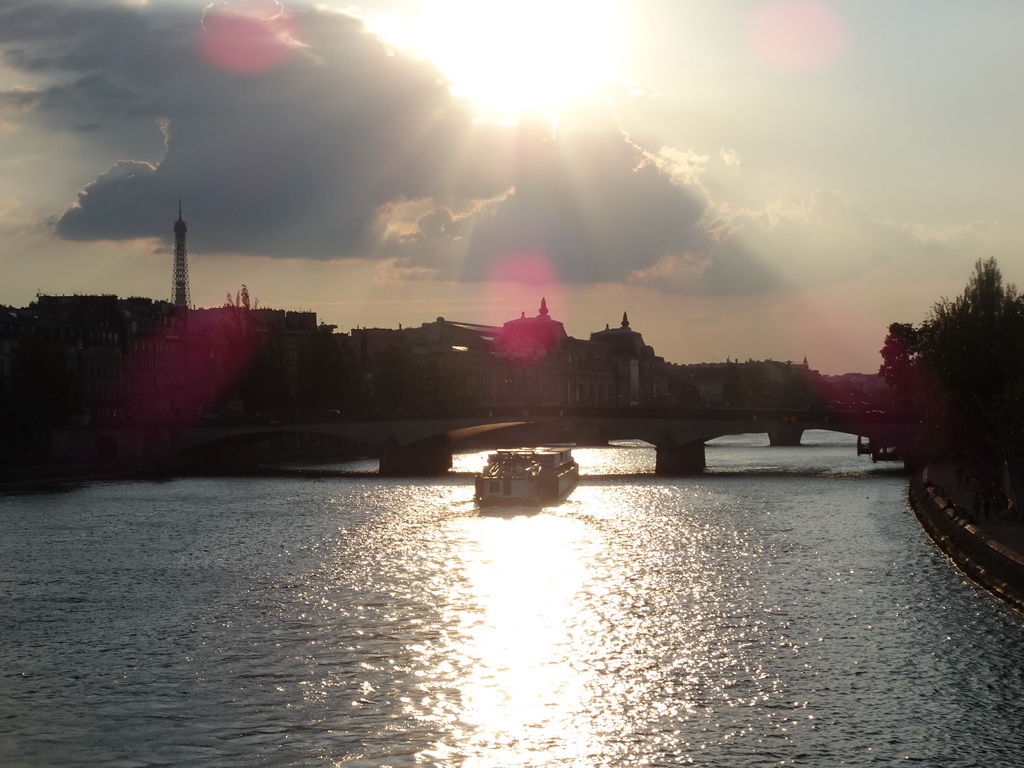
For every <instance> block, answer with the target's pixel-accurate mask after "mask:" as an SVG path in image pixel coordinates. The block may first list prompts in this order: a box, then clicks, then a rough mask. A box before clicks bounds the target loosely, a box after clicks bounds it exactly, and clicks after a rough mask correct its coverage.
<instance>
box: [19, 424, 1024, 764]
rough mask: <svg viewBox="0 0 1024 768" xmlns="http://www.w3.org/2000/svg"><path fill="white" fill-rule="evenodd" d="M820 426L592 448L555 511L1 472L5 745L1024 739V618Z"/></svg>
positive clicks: (316, 755)
mask: <svg viewBox="0 0 1024 768" xmlns="http://www.w3.org/2000/svg"><path fill="white" fill-rule="evenodd" d="M805 443H808V445H805V446H802V447H799V448H769V447H767V445H766V440H765V438H764V437H763V436H739V437H734V438H728V439H721V440H718V441H714V442H713V443H711V444H709V445H708V448H707V459H708V465H709V467H710V469H709V471H708V472H707V473H706V474H705V475H703V476H701V477H698V478H687V479H666V478H658V477H654V476H653V475H651V474H647V473H650V472H652V471H653V465H654V453H653V450H652V449H651V448H649V447H647V446H645V445H643V444H622V445H618V446H613V447H610V448H602V449H577V450H576V451H575V455H576V457H577V459H578V460H579V462H580V464H581V467H582V469H583V474H584V477H583V479H582V481H581V484H580V486H579V487H578V488H577V489H576V491H575V492H574V493H573V494H572V496H571V497H570V498H569V499H568V500H567V501H566V502H564V503H563V504H561V505H559V506H556V507H550V508H547V509H544V510H542V511H540V512H539V513H536V514H532V515H531V514H515V513H514V512H515V511H513V513H512V514H508V515H506V516H486V515H481V514H480V512H479V510H478V509H477V508H476V507H475V505H474V503H473V501H472V487H471V485H472V483H471V480H470V478H468V477H466V476H453V477H448V478H444V479H441V480H436V481H434V480H431V481H422V480H413V479H399V480H395V479H383V478H382V479H378V478H376V477H373V476H370V477H366V476H353V477H345V478H341V479H316V480H312V479H300V478H285V479H282V478H280V477H277V478H265V479H264V478H260V479H252V478H245V479H232V478H214V479H210V478H204V479H197V478H186V479H177V480H171V481H166V482H102V483H101V482H97V483H90V484H85V485H82V486H78V487H73V488H70V489H67V490H66V491H64V492H60V493H39V494H21V495H7V496H2V497H0V524H2V528H0V530H2V537H0V765H4V766H62V767H64V766H123V767H125V768H127V767H129V766H131V767H133V768H134V767H135V766H239V767H241V766H246V767H247V768H248V767H249V766H349V767H356V766H359V767H362V766H374V767H376V766H465V767H471V766H472V767H474V768H476V767H479V768H492V767H493V768H516V767H518V766H573V767H574V768H584V767H586V768H590V767H591V766H594V767H596V766H608V767H609V768H610V767H612V766H614V767H616V768H626V767H630V768H632V767H633V766H722V767H723V768H748V767H753V766H784V765H786V766H788V765H796V766H839V765H851V766H867V765H886V766H888V765H894V764H896V763H900V764H903V763H910V764H913V765H920V766H942V768H953V767H956V766H979V767H981V766H984V768H998V767H1000V766H1005V767H1006V768H1010V767H1011V766H1012V767H1013V768H1016V767H1017V766H1020V765H1022V761H1024V757H1022V756H1021V755H1022V751H1024V750H1022V748H1024V731H1022V730H1021V728H1020V727H1019V726H1020V723H1021V722H1024V696H1022V695H1021V694H1022V678H1024V617H1022V616H1021V615H1020V614H1017V613H1014V612H1013V611H1012V610H1010V609H1008V608H1007V607H1005V606H1004V605H1003V604H1002V603H1000V602H998V601H997V600H995V599H994V598H992V597H991V596H990V595H988V594H987V593H986V592H984V591H982V590H980V589H978V588H977V587H975V586H974V585H973V584H972V583H971V582H969V581H967V580H965V578H964V577H963V576H962V575H961V574H960V573H959V572H958V571H957V570H956V569H955V568H954V567H953V566H952V565H951V564H950V563H949V562H948V561H947V560H946V559H945V558H944V557H942V556H941V555H940V554H939V553H937V552H936V550H935V548H934V547H933V545H932V543H931V542H930V540H929V539H928V538H927V536H926V535H925V534H924V533H923V532H922V530H921V528H920V526H919V525H918V523H917V522H916V520H915V518H914V516H913V514H912V513H911V512H910V511H909V510H908V508H907V506H906V502H905V492H906V478H905V477H903V476H901V475H899V474H897V473H895V472H893V470H892V468H891V466H888V465H882V464H879V465H873V464H871V462H870V461H869V460H867V459H866V458H865V457H858V456H856V454H855V451H854V448H853V445H852V443H851V442H850V441H849V440H848V439H847V438H845V437H842V436H836V435H831V434H829V433H823V432H822V433H808V434H807V435H806V436H805ZM482 463H483V455H482V454H471V455H465V456H460V457H458V460H457V466H456V469H457V470H460V471H463V472H468V471H471V470H474V469H478V468H479V467H480V466H481V465H482ZM351 466H352V468H354V469H363V468H365V467H364V465H362V464H359V463H356V464H353V465H351ZM367 466H372V465H367Z"/></svg>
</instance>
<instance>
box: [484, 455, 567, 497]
mask: <svg viewBox="0 0 1024 768" xmlns="http://www.w3.org/2000/svg"><path fill="white" fill-rule="evenodd" d="M579 479H580V467H579V465H578V464H577V463H576V461H575V459H573V457H572V449H571V448H562V447H543V448H502V449H499V450H497V451H495V452H494V453H491V454H489V455H488V456H487V464H486V466H484V468H483V470H482V471H481V472H480V473H479V474H478V475H477V476H476V500H477V501H478V502H480V504H481V506H487V505H502V506H538V505H541V504H557V503H559V502H561V501H563V500H564V499H565V498H566V497H567V496H568V495H569V494H570V493H572V490H573V488H575V487H576V484H577V483H578V482H579Z"/></svg>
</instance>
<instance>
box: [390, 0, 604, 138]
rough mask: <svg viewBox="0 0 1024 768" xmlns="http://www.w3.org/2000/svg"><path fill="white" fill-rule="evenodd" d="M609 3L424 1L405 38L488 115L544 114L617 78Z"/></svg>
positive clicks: (460, 93)
mask: <svg viewBox="0 0 1024 768" xmlns="http://www.w3.org/2000/svg"><path fill="white" fill-rule="evenodd" d="M620 30H621V24H620V20H619V11H618V8H617V5H616V3H615V2H614V1H613V0H519V1H518V2H516V3H511V2H501V3H481V2H478V0H428V2H427V3H426V5H425V7H424V10H423V16H422V17H421V18H420V19H419V21H418V22H416V28H415V30H413V31H409V32H408V34H406V35H405V36H404V37H406V39H407V40H408V42H409V45H410V47H411V48H412V49H413V50H414V51H415V53H417V54H419V55H421V56H423V57H425V58H427V59H429V60H431V61H433V62H434V63H435V64H436V65H437V67H438V68H439V69H440V70H441V72H442V73H443V74H444V75H445V77H446V78H447V79H448V81H449V84H450V87H451V90H452V93H453V94H455V95H456V96H461V97H465V98H468V99H470V100H471V101H473V102H474V103H475V104H476V105H477V107H478V108H479V109H480V110H481V111H482V112H483V113H485V114H486V115H487V116H490V117H495V118H509V117H513V118H516V117H518V116H519V115H520V114H522V113H527V112H548V111H551V110H552V109H553V108H555V107H556V106H557V105H558V104H560V103H562V102H564V101H567V100H570V99H573V98H577V97H581V96H584V95H586V94H588V93H592V92H594V91H596V90H598V89H600V88H602V87H604V86H607V85H610V84H612V83H614V82H617V81H618V80H619V79H620V73H619V72H618V66H619V56H620V43H621V41H620V34H621V33H620Z"/></svg>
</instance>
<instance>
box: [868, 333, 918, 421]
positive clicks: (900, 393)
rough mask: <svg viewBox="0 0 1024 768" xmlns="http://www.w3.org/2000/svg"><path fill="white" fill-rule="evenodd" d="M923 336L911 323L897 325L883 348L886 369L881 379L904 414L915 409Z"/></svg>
mask: <svg viewBox="0 0 1024 768" xmlns="http://www.w3.org/2000/svg"><path fill="white" fill-rule="evenodd" d="M920 345H921V342H920V334H919V333H918V330H917V328H915V327H914V326H913V325H912V324H910V323H893V324H892V325H890V326H889V333H888V334H887V335H886V337H885V343H884V344H883V345H882V349H881V355H882V365H881V366H880V367H879V369H878V375H879V376H881V377H882V378H883V379H884V380H885V383H886V384H888V385H889V389H891V390H892V392H893V396H894V398H895V403H896V406H897V407H898V408H900V409H901V410H909V409H911V408H912V407H913V405H914V395H915V393H916V392H918V390H919V388H920V385H921V382H920V368H919V360H918V357H919V354H920Z"/></svg>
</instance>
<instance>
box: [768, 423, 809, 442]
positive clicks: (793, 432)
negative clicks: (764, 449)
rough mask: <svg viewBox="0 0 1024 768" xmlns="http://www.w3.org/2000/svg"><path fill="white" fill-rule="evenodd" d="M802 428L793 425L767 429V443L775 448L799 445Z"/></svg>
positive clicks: (780, 425) (777, 425) (781, 425)
mask: <svg viewBox="0 0 1024 768" xmlns="http://www.w3.org/2000/svg"><path fill="white" fill-rule="evenodd" d="M803 434H804V430H803V427H798V426H796V425H795V424H775V425H773V426H771V427H769V428H768V443H769V444H770V445H775V446H783V445H785V446H792V445H800V438H801V437H803Z"/></svg>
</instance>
